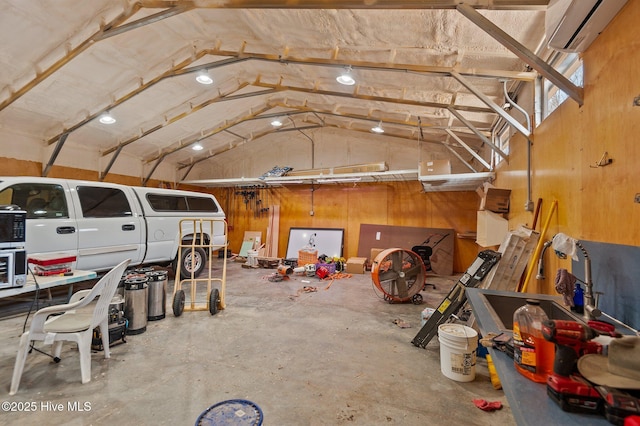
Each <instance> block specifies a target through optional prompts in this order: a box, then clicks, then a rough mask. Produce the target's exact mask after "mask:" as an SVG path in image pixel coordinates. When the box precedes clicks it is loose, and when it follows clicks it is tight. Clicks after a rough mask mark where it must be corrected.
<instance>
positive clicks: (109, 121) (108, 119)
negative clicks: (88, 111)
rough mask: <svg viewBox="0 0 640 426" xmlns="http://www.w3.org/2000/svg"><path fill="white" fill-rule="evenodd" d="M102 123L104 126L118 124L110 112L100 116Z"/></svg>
mask: <svg viewBox="0 0 640 426" xmlns="http://www.w3.org/2000/svg"><path fill="white" fill-rule="evenodd" d="M100 122H101V123H102V124H113V123H115V122H116V119H115V118H113V116H112V115H111V114H109V113H108V112H105V113H104V114H102V115H101V116H100Z"/></svg>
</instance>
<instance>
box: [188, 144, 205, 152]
mask: <svg viewBox="0 0 640 426" xmlns="http://www.w3.org/2000/svg"><path fill="white" fill-rule="evenodd" d="M191 149H192V150H194V151H202V149H203V148H202V145H200V143H199V142H196V143H195V144H194V145H193V146H192V147H191Z"/></svg>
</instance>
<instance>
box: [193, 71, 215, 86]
mask: <svg viewBox="0 0 640 426" xmlns="http://www.w3.org/2000/svg"><path fill="white" fill-rule="evenodd" d="M196 81H197V82H198V83H200V84H212V83H213V79H212V78H211V77H210V76H209V71H203V72H201V73H200V74H198V76H197V77H196Z"/></svg>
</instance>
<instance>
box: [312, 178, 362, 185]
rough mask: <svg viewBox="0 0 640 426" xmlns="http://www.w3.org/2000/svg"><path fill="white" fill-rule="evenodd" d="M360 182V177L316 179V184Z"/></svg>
mask: <svg viewBox="0 0 640 426" xmlns="http://www.w3.org/2000/svg"><path fill="white" fill-rule="evenodd" d="M361 180H362V178H361V177H359V176H356V177H342V178H341V177H336V178H327V179H318V180H316V182H318V183H340V182H360V181H361Z"/></svg>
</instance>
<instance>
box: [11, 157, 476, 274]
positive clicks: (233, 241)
mask: <svg viewBox="0 0 640 426" xmlns="http://www.w3.org/2000/svg"><path fill="white" fill-rule="evenodd" d="M0 169H1V170H2V171H3V172H2V174H3V175H6V176H40V174H41V171H42V164H41V163H38V162H30V161H20V160H16V159H10V158H0ZM49 177H57V178H68V179H84V180H92V181H97V180H98V172H95V171H90V170H81V169H74V168H68V167H58V166H54V167H53V168H52V169H51V172H50V174H49ZM105 180H106V181H108V182H114V183H120V184H125V185H140V178H138V177H133V176H122V175H115V174H110V175H108V176H107V179H105ZM147 186H149V187H154V186H155V187H168V184H167V183H164V182H160V181H155V180H151V181H150V182H149V184H148V185H147ZM178 189H187V190H198V191H203V192H210V193H212V194H214V195H215V196H216V198H217V199H218V201H219V202H220V205H221V206H222V208H223V209H224V211H225V213H226V214H227V221H228V223H229V243H230V249H231V250H232V251H234V252H235V253H237V252H238V251H239V250H240V246H241V245H242V238H243V236H244V231H261V232H262V238H263V241H264V239H266V230H267V225H268V220H269V218H268V214H267V213H263V214H262V215H260V214H256V211H255V208H254V207H253V204H252V203H251V202H250V203H249V204H248V205H245V203H244V202H243V197H242V195H240V194H236V193H237V192H238V191H240V189H238V188H211V189H203V188H197V187H189V186H185V185H180V186H179V187H178ZM259 196H260V197H261V199H262V202H263V203H264V205H265V206H268V205H274V204H276V205H279V206H280V233H279V243H278V254H279V256H285V255H286V250H287V242H288V238H289V229H290V228H292V227H304V228H343V229H344V230H345V247H344V256H345V257H346V258H348V257H353V256H357V252H358V238H359V232H360V224H361V223H368V224H381V225H393V226H414V227H427V228H451V229H455V230H456V232H457V233H463V232H468V231H475V228H476V210H477V208H478V204H479V198H478V196H477V195H476V194H475V192H447V193H424V192H423V191H422V186H421V185H420V184H419V183H418V182H394V183H384V184H364V183H357V184H355V185H354V184H353V183H351V184H340V185H338V184H336V185H316V186H315V187H314V188H313V191H312V188H311V186H310V185H292V186H289V187H281V188H270V189H263V190H261V191H260V193H259ZM312 210H313V212H314V214H313V216H311V214H310V212H311V211H312ZM407 248H409V247H407ZM478 250H479V248H478V246H477V245H476V243H475V241H473V240H468V239H459V238H456V240H455V245H454V261H453V270H454V272H464V271H465V270H466V269H467V268H468V267H469V265H470V264H471V263H472V262H473V260H474V259H475V257H476V255H477V253H478Z"/></svg>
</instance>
